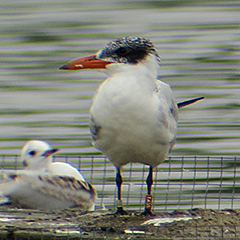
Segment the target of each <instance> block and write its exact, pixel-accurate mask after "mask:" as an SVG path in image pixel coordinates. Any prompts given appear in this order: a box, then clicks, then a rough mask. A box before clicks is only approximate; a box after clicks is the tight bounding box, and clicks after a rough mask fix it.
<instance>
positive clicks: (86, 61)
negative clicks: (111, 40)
mask: <svg viewBox="0 0 240 240" xmlns="http://www.w3.org/2000/svg"><path fill="white" fill-rule="evenodd" d="M110 63H111V62H106V61H103V60H99V59H96V56H95V55H93V56H88V57H83V58H78V59H76V60H74V61H72V62H70V63H68V64H66V65H64V66H62V67H60V69H62V70H81V69H87V68H106V66H107V65H108V64H110Z"/></svg>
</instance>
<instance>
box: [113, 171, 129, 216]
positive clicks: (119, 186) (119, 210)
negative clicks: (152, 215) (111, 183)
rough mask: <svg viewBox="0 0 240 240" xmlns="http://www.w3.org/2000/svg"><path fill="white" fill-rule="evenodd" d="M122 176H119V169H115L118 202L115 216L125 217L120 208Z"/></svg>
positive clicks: (121, 207) (123, 211) (124, 212)
mask: <svg viewBox="0 0 240 240" xmlns="http://www.w3.org/2000/svg"><path fill="white" fill-rule="evenodd" d="M122 182H123V181H122V175H121V169H120V168H119V167H117V173H116V185H117V191H118V200H117V202H116V203H117V211H116V213H115V214H120V215H126V214H127V212H126V211H125V210H124V209H123V206H122V198H121V197H122V196H121V194H122Z"/></svg>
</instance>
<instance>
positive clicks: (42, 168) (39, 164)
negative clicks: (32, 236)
mask: <svg viewBox="0 0 240 240" xmlns="http://www.w3.org/2000/svg"><path fill="white" fill-rule="evenodd" d="M57 151H59V149H56V148H51V147H50V145H49V144H47V143H46V142H43V141H38V140H31V141H29V142H27V143H26V145H25V146H24V147H23V149H22V153H21V158H22V163H23V165H24V166H25V168H24V169H21V170H17V171H13V170H12V171H11V170H9V171H7V170H6V171H4V172H3V174H5V175H6V179H5V180H4V181H3V182H1V183H0V192H1V194H2V195H3V196H5V197H8V198H9V199H10V202H11V204H10V205H11V206H14V207H16V206H17V207H24V208H32V209H45V210H46V209H48V210H53V209H64V208H69V207H79V209H81V210H82V211H86V210H94V208H95V199H96V191H95V189H94V188H93V186H92V185H91V184H90V183H87V182H86V180H85V179H84V178H83V176H82V174H81V173H80V172H79V171H78V170H77V169H76V168H74V167H72V166H71V165H70V164H67V163H62V162H52V155H53V154H54V153H56V152H57Z"/></svg>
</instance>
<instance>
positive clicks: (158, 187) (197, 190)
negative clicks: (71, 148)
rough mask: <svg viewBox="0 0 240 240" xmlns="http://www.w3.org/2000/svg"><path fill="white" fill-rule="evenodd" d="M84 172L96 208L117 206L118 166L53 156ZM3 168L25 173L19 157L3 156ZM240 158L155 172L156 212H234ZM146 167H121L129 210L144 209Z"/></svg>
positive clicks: (173, 163)
mask: <svg viewBox="0 0 240 240" xmlns="http://www.w3.org/2000/svg"><path fill="white" fill-rule="evenodd" d="M54 161H60V162H68V163H70V164H71V165H73V166H74V167H76V168H77V169H79V170H80V171H81V173H82V174H83V176H84V177H85V179H86V180H87V181H89V182H90V183H92V184H93V185H94V187H95V188H96V190H97V192H98V201H97V207H98V206H101V205H102V204H104V205H105V206H106V207H107V208H114V206H115V199H116V186H115V167H114V166H113V165H112V164H111V163H110V162H109V161H108V160H107V159H106V158H105V157H103V156H55V158H54ZM0 165H1V168H2V169H21V168H22V166H21V161H20V158H19V157H18V156H2V157H1V162H0ZM239 165H240V164H239V158H238V157H213V156H211V157H210V156H209V157H208V156H187V157H183V156H173V157H169V158H168V159H167V160H166V161H165V162H164V163H163V164H161V165H160V166H159V167H157V168H156V169H155V172H154V185H153V189H152V194H153V210H154V211H161V210H163V211H166V210H175V209H190V208H211V209H218V210H220V209H225V208H229V209H236V208H239V206H240V196H239V192H240V177H239V175H240V168H239ZM147 174H148V167H147V166H145V165H142V164H128V165H126V166H125V167H124V168H123V169H122V176H123V187H122V199H123V203H124V206H125V207H126V208H127V209H129V210H140V211H142V210H143V208H144V201H145V195H146V191H147V188H146V183H145V179H146V177H147Z"/></svg>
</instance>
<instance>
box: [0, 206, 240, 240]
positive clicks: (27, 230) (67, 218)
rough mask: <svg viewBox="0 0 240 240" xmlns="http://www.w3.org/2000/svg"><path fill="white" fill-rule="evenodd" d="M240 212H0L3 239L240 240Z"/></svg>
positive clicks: (203, 210) (11, 210) (75, 210)
mask: <svg viewBox="0 0 240 240" xmlns="http://www.w3.org/2000/svg"><path fill="white" fill-rule="evenodd" d="M239 221H240V210H229V209H226V210H219V211H218V210H211V209H191V210H179V211H173V212H155V216H148V217H145V216H142V215H141V213H140V212H133V211H129V214H128V215H124V216H119V215H115V214H114V212H113V211H112V210H102V211H96V212H90V213H80V212H79V211H78V209H66V210H63V211H53V212H44V211H37V210H27V209H25V210H24V209H13V208H11V209H7V208H1V209H0V224H1V225H0V236H1V239H44V240H45V239H146V238H147V239H240V225H239Z"/></svg>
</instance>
